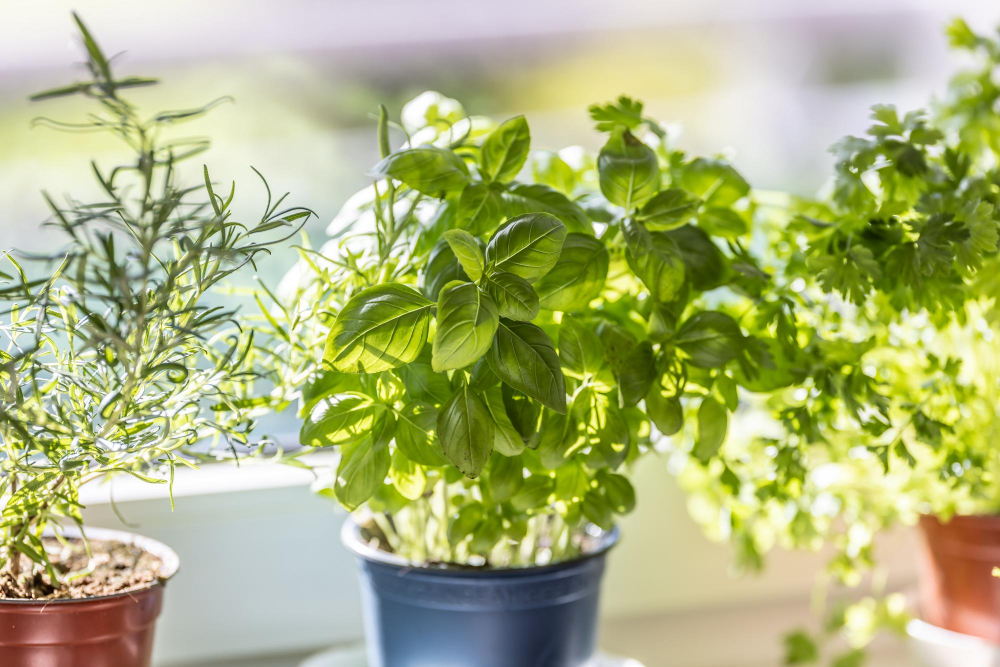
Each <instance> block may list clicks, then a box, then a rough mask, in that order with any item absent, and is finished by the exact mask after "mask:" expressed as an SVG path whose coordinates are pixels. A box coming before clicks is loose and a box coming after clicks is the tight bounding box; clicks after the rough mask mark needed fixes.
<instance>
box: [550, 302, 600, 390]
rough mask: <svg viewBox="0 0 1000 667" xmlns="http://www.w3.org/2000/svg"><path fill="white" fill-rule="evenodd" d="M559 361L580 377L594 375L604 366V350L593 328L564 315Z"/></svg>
mask: <svg viewBox="0 0 1000 667" xmlns="http://www.w3.org/2000/svg"><path fill="white" fill-rule="evenodd" d="M559 359H560V360H561V361H562V365H563V367H565V368H567V369H568V370H570V371H572V372H574V373H576V374H578V375H580V376H583V375H584V374H585V373H590V374H594V373H596V372H597V371H598V370H600V369H601V367H602V366H603V365H604V349H603V348H602V346H601V340H600V339H599V338H598V337H597V334H596V333H594V331H593V329H592V328H590V327H588V326H586V325H585V324H584V323H583V322H581V321H580V320H578V319H576V318H575V317H571V316H569V315H564V316H563V318H562V322H561V323H560V324H559Z"/></svg>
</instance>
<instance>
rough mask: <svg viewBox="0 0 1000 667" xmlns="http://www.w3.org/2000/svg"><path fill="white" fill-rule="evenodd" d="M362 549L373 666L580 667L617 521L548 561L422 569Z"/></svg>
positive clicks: (347, 537)
mask: <svg viewBox="0 0 1000 667" xmlns="http://www.w3.org/2000/svg"><path fill="white" fill-rule="evenodd" d="M341 538H342V539H343V541H344V544H345V545H346V546H347V547H348V548H349V549H350V550H351V551H353V552H354V553H355V554H356V555H357V556H358V570H359V573H360V580H361V603H362V608H363V614H364V624H365V644H366V647H367V652H368V665H369V667H582V666H583V665H585V664H586V663H587V662H588V661H589V660H591V658H593V656H594V653H595V649H596V644H597V603H598V598H599V597H600V592H601V577H602V576H603V574H604V559H605V557H606V556H607V551H608V549H610V548H611V547H612V546H614V544H615V543H616V542H617V541H618V530H617V528H616V529H615V530H613V531H611V532H610V533H607V534H605V535H604V537H603V539H602V543H601V545H600V547H599V548H598V549H597V550H595V551H594V552H592V553H588V554H587V555H586V556H583V557H581V558H577V559H574V560H571V561H567V562H564V563H559V564H557V565H549V566H544V567H527V568H510V569H495V570H492V569H486V568H484V569H482V570H476V569H471V568H458V567H454V568H449V567H421V566H416V565H413V564H411V563H408V562H406V561H404V560H403V559H401V558H398V557H396V556H394V555H393V554H390V553H387V552H384V551H380V550H377V549H373V548H371V547H369V546H368V545H367V544H366V543H365V542H363V541H362V539H361V535H360V530H359V528H358V526H357V525H356V524H355V523H354V522H353V521H347V522H345V524H344V529H343V531H342V533H341Z"/></svg>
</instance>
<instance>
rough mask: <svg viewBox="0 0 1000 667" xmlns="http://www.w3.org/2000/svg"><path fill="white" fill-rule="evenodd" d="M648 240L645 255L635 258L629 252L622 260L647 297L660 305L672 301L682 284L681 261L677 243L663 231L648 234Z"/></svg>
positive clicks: (683, 271)
mask: <svg viewBox="0 0 1000 667" xmlns="http://www.w3.org/2000/svg"><path fill="white" fill-rule="evenodd" d="M649 238H650V244H649V246H648V247H647V248H646V252H643V253H642V254H639V255H636V254H635V253H633V252H632V250H631V249H629V250H627V251H626V252H625V259H626V261H627V262H628V265H629V268H631V269H632V271H633V273H635V275H636V276H637V277H638V278H639V280H641V281H642V283H643V284H644V285H645V286H646V289H648V290H649V294H650V296H652V297H653V298H654V299H655V300H656V301H658V302H659V303H667V302H670V301H673V300H674V298H675V297H676V296H677V295H678V293H679V292H680V290H681V288H682V287H683V285H684V274H685V265H684V258H683V257H682V256H681V253H680V249H679V248H678V247H677V244H676V243H674V241H673V240H671V239H670V237H668V236H665V235H664V234H663V233H662V232H656V233H653V234H650V235H649Z"/></svg>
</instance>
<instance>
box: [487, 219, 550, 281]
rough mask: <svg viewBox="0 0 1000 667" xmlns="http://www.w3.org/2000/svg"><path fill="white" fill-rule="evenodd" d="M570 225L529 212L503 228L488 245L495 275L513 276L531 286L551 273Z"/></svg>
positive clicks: (489, 264) (489, 261)
mask: <svg viewBox="0 0 1000 667" xmlns="http://www.w3.org/2000/svg"><path fill="white" fill-rule="evenodd" d="M565 239H566V225H564V224H563V223H562V222H560V221H559V219H558V218H556V217H555V216H554V215H551V214H549V213H528V214H526V215H522V216H518V217H516V218H514V219H513V220H511V221H510V222H508V223H507V224H506V225H504V226H503V227H501V228H500V229H499V230H498V231H497V233H496V234H494V235H493V237H492V238H491V239H490V242H489V244H487V246H486V263H487V266H488V269H489V271H490V273H491V274H493V273H513V274H514V275H516V276H521V277H522V278H524V279H525V280H527V281H528V282H529V283H533V282H535V281H537V280H538V279H539V278H541V277H542V276H544V275H545V274H546V273H548V272H549V271H550V270H551V269H552V267H553V266H555V263H556V262H557V261H558V260H559V252H560V251H561V250H562V246H563V241H564V240H565Z"/></svg>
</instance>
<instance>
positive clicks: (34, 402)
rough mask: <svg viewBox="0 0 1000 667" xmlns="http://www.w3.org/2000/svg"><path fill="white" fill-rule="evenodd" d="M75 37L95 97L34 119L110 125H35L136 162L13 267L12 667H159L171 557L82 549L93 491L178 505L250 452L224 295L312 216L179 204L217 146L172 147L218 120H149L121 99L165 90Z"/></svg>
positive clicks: (242, 337) (2, 335)
mask: <svg viewBox="0 0 1000 667" xmlns="http://www.w3.org/2000/svg"><path fill="white" fill-rule="evenodd" d="M75 18H76V17H75ZM76 22H77V25H78V27H79V30H80V35H81V37H82V40H83V44H84V46H85V47H86V52H87V63H86V65H87V72H88V74H89V77H88V78H87V79H86V80H83V81H80V82H78V83H74V84H71V85H68V86H65V87H62V88H59V89H56V90H51V91H48V92H45V93H40V94H38V95H36V96H35V97H34V98H33V99H36V100H45V99H49V98H53V97H61V96H65V95H82V96H84V97H86V98H88V99H89V100H91V101H93V102H94V103H95V106H96V110H95V112H94V113H92V114H89V115H88V116H87V117H86V119H85V120H84V121H83V122H82V123H63V122H57V121H50V120H47V119H39V120H38V121H37V122H38V123H39V124H41V125H49V126H54V127H56V128H57V129H66V130H69V131H88V132H100V131H103V132H108V133H110V134H113V135H115V136H117V137H118V138H119V139H121V140H122V141H123V142H124V143H125V144H126V145H127V146H128V148H129V150H130V151H131V152H132V156H131V157H130V158H128V159H127V160H126V161H125V162H123V163H122V164H120V165H119V166H115V167H113V168H109V167H107V166H104V165H99V164H98V163H97V162H92V163H91V165H90V168H91V170H92V171H93V174H94V175H95V176H96V179H97V185H98V187H99V189H100V195H99V197H98V198H95V199H93V200H91V201H81V200H78V199H75V198H72V197H69V198H67V199H66V201H65V202H63V203H57V201H56V200H55V199H53V198H51V197H49V196H48V195H46V200H47V202H48V204H49V206H50V207H51V210H52V219H51V220H50V222H49V224H50V225H51V226H53V227H54V228H56V229H57V230H58V231H59V232H61V233H62V235H63V239H64V241H65V247H64V249H62V250H59V251H58V252H53V253H51V255H50V256H47V257H39V256H28V257H26V256H24V255H23V254H22V255H18V254H17V253H15V252H13V251H11V250H5V251H4V252H2V253H0V259H2V261H3V264H4V266H3V267H0V300H2V302H3V304H4V308H3V320H2V322H0V445H2V447H0V452H2V453H0V498H2V499H3V515H2V516H3V518H2V523H0V619H2V625H3V628H4V630H3V632H2V633H0V663H2V664H4V665H19V666H26V667H41V666H43V665H44V666H46V667H50V666H52V667H54V666H57V665H58V666H59V667H71V666H75V665H81V666H82V665H96V664H101V665H116V666H122V667H146V666H148V665H149V663H150V651H151V648H152V639H153V629H154V622H155V620H156V617H157V616H158V614H159V612H160V608H161V604H162V597H163V585H164V583H165V582H166V580H167V579H169V578H170V577H171V576H172V575H173V574H174V573H175V571H176V570H177V566H178V561H177V555H176V554H175V553H174V552H173V551H171V550H170V549H169V548H168V547H166V546H164V545H162V544H160V543H158V542H154V541H152V540H149V539H146V538H142V537H139V536H136V535H130V534H127V533H122V532H118V531H106V530H97V529H86V530H85V529H84V526H83V522H82V517H81V513H80V510H81V509H82V506H81V504H80V501H79V491H80V487H81V485H83V484H86V483H90V482H95V481H98V480H106V479H108V478H109V477H112V476H114V475H122V474H127V475H132V476H134V477H137V478H139V479H141V480H143V481H146V482H151V483H157V484H166V485H168V486H170V487H171V488H172V481H173V477H174V469H175V468H176V467H178V466H194V465H195V461H197V460H198V455H199V452H201V453H202V454H203V453H204V452H205V451H206V450H205V449H204V448H202V449H199V450H195V449H193V447H194V445H196V444H199V445H200V446H202V447H204V443H205V442H208V443H209V444H212V443H214V444H218V445H222V446H223V447H225V448H226V449H227V450H228V449H231V448H233V447H235V446H237V445H243V444H246V443H247V442H248V441H247V433H248V429H249V428H250V426H251V425H252V420H251V417H252V414H251V412H250V409H249V406H251V403H248V402H246V399H247V397H248V396H249V391H250V389H251V387H252V382H251V379H252V375H251V373H250V366H249V364H248V363H247V362H246V358H247V355H248V352H249V350H250V349H251V344H252V336H251V335H250V334H249V333H241V331H240V330H239V329H238V327H237V326H236V323H235V321H234V319H233V318H234V310H232V309H230V308H228V307H225V306H219V305H215V304H213V303H212V302H211V299H210V292H211V291H212V290H213V289H214V288H216V287H217V286H218V285H219V284H220V282H221V281H223V280H225V279H226V278H227V277H229V276H230V275H232V274H233V273H234V272H236V271H238V270H240V269H241V268H242V267H244V266H247V265H249V264H252V263H253V262H254V261H255V259H256V258H257V257H258V255H260V254H261V253H266V252H267V246H268V245H269V244H270V243H269V242H268V241H266V240H265V239H266V238H267V234H266V233H267V232H268V231H269V230H273V229H275V228H278V227H285V226H288V225H290V224H291V222H292V221H294V220H296V219H299V218H303V217H305V216H307V215H308V213H307V212H306V211H304V210H301V209H293V210H286V211H278V210H277V206H272V205H271V204H270V202H269V204H268V209H267V212H266V214H265V215H264V217H263V218H262V219H261V221H260V222H257V223H252V224H246V223H241V222H239V221H237V220H236V219H235V218H234V217H233V213H232V209H231V203H232V200H233V193H232V192H230V194H229V196H228V197H226V198H223V197H221V196H219V195H218V194H216V193H215V192H214V191H213V188H212V183H211V181H210V179H209V175H208V170H207V168H205V170H204V182H203V183H202V184H199V185H195V186H184V185H181V183H180V181H179V178H178V174H177V170H178V167H179V163H181V162H182V161H183V160H185V159H187V158H190V157H193V156H195V155H198V154H199V153H201V152H202V151H204V150H205V149H206V148H207V147H208V144H207V141H206V140H204V139H197V140H183V139H181V140H178V139H170V138H169V137H168V136H167V135H168V133H169V128H170V127H171V126H172V125H174V124H177V123H180V122H183V121H186V120H189V119H192V118H196V117H198V116H200V115H202V114H203V113H204V112H205V111H207V110H208V109H209V108H211V107H212V106H214V105H215V104H216V103H215V102H213V103H210V104H208V105H206V106H204V107H202V108H199V109H189V110H182V111H166V112H161V113H157V114H154V115H152V116H150V117H148V118H147V117H144V116H142V115H140V113H139V111H138V110H137V109H136V107H135V106H133V104H132V103H131V101H129V100H128V99H127V98H126V97H125V93H127V92H128V91H129V90H130V89H133V88H136V87H140V86H147V85H151V84H153V83H155V80H154V79H148V78H141V77H119V76H116V75H115V74H114V73H113V72H112V67H111V63H110V61H109V59H108V58H107V57H105V55H104V54H103V53H102V52H101V50H100V49H99V48H98V46H97V43H96V42H95V41H94V38H93V37H92V36H91V34H90V33H89V32H88V30H87V28H86V27H85V26H84V25H83V23H82V22H81V21H80V20H79V18H76ZM171 499H172V494H171ZM171 502H172V501H171Z"/></svg>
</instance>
